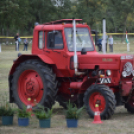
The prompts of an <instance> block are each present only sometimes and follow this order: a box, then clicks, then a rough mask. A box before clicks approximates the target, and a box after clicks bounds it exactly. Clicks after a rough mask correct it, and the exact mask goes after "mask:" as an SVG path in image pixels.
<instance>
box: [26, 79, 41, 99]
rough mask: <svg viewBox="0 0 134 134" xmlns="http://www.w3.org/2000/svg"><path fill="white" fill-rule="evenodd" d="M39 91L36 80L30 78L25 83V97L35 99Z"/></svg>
mask: <svg viewBox="0 0 134 134" xmlns="http://www.w3.org/2000/svg"><path fill="white" fill-rule="evenodd" d="M39 90H40V89H39V83H38V81H37V79H34V78H32V79H30V80H29V81H26V89H25V92H26V94H27V96H30V97H36V96H37V95H38V93H39Z"/></svg>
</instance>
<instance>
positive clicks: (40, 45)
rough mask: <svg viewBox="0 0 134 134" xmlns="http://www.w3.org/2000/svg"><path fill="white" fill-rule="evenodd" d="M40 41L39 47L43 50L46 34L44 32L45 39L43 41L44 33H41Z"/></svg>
mask: <svg viewBox="0 0 134 134" xmlns="http://www.w3.org/2000/svg"><path fill="white" fill-rule="evenodd" d="M38 38H39V41H38V47H39V49H43V47H44V43H45V32H44V39H43V31H40V32H39V37H38Z"/></svg>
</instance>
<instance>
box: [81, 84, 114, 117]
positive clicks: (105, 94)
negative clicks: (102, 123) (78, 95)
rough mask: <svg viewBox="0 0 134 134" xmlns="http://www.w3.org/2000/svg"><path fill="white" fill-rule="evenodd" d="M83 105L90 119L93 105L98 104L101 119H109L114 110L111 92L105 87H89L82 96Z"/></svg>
mask: <svg viewBox="0 0 134 134" xmlns="http://www.w3.org/2000/svg"><path fill="white" fill-rule="evenodd" d="M83 101H84V105H85V107H86V109H87V112H88V114H89V115H90V117H92V118H93V117H94V112H95V104H99V110H100V116H101V119H108V118H110V117H111V116H112V115H113V113H114V110H115V105H116V101H115V96H114V93H113V91H112V90H110V89H109V88H108V87H107V86H105V85H99V84H95V85H92V86H90V87H89V88H88V89H87V91H86V92H85V94H84V99H83Z"/></svg>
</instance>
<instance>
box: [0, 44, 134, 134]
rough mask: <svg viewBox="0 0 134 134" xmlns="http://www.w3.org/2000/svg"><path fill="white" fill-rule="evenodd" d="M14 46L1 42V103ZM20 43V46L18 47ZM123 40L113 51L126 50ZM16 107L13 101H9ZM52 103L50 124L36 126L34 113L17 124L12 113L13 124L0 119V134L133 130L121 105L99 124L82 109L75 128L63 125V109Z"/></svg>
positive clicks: (128, 133)
mask: <svg viewBox="0 0 134 134" xmlns="http://www.w3.org/2000/svg"><path fill="white" fill-rule="evenodd" d="M130 44H131V46H130V50H131V51H130V52H128V54H133V53H134V47H133V44H132V43H130ZM14 49H15V46H14V45H9V46H5V45H3V46H2V52H1V53H0V105H3V104H5V103H6V101H8V100H9V99H8V98H9V91H8V74H9V71H10V68H11V66H12V64H13V60H14V59H16V58H17V54H18V52H16V51H14ZM22 49H23V45H21V46H20V50H22ZM30 49H31V46H29V50H28V51H27V52H26V51H20V52H21V53H23V54H29V53H31V50H30ZM126 50H127V47H126V44H121V43H118V42H117V43H116V44H114V53H127V51H126ZM11 105H12V106H13V107H16V106H15V104H11ZM53 107H54V111H53V112H54V113H56V114H54V116H53V117H52V119H51V128H47V129H41V128H39V123H38V120H37V119H36V118H35V117H32V118H31V119H30V125H29V126H28V127H18V124H17V116H16V115H15V116H14V124H13V126H2V125H1V120H0V134H133V133H134V125H133V124H134V115H132V114H130V113H128V112H127V110H126V109H125V108H124V106H120V107H117V108H116V110H115V114H114V115H113V116H112V118H111V119H109V120H105V121H103V124H99V125H96V124H92V121H93V119H91V118H89V116H88V114H87V113H86V111H83V113H82V117H81V118H80V120H79V123H78V128H67V127H66V120H65V116H64V109H63V108H62V107H60V106H59V104H58V103H57V102H56V103H55V105H54V106H53Z"/></svg>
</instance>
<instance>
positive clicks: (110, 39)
mask: <svg viewBox="0 0 134 134" xmlns="http://www.w3.org/2000/svg"><path fill="white" fill-rule="evenodd" d="M108 43H109V51H110V52H113V37H112V35H110V36H109V39H108Z"/></svg>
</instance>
